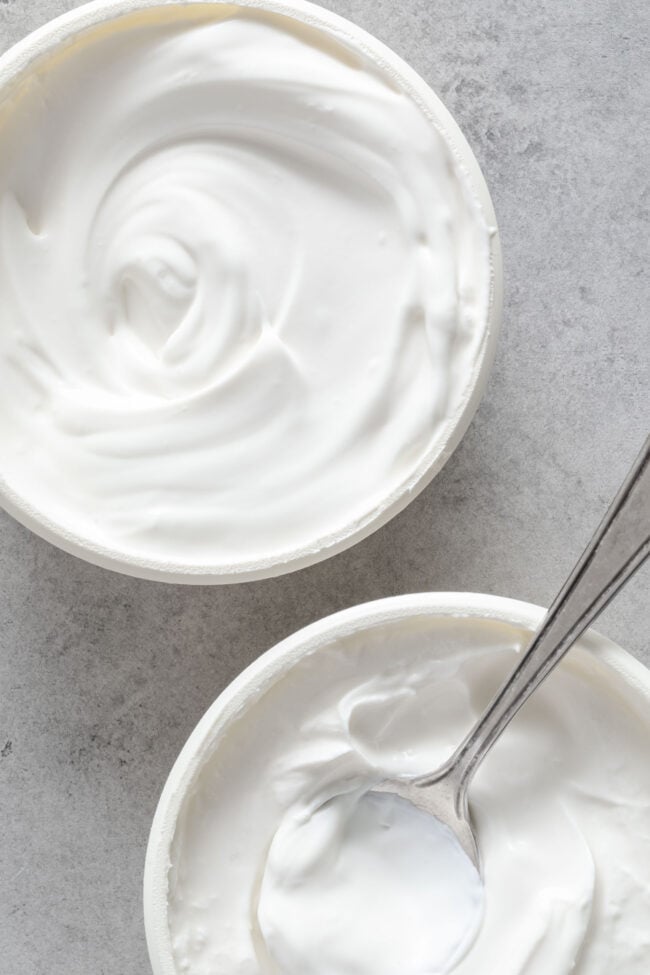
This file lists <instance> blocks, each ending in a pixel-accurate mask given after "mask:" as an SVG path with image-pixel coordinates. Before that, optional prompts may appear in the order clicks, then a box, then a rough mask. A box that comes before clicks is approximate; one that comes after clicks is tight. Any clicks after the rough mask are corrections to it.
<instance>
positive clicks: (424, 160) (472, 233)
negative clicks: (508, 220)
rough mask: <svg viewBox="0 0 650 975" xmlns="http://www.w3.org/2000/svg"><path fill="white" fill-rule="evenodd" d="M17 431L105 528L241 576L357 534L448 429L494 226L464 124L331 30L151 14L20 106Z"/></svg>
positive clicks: (76, 519) (68, 63)
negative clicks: (478, 195) (465, 160)
mask: <svg viewBox="0 0 650 975" xmlns="http://www.w3.org/2000/svg"><path fill="white" fill-rule="evenodd" d="M0 147H1V152H0V249H1V251H2V261H1V262H0V451H1V470H2V475H3V477H4V479H5V484H6V486H7V489H8V490H9V491H10V492H13V494H14V495H15V496H17V497H19V498H21V499H22V500H23V503H24V504H25V505H26V506H28V507H29V508H31V509H32V511H33V512H35V517H36V518H37V520H38V519H41V520H42V519H47V520H49V522H50V523H52V524H53V525H54V526H57V527H58V528H59V529H61V530H64V531H65V532H66V533H67V534H68V535H69V536H71V537H73V538H75V539H76V540H77V541H79V543H80V544H82V545H85V546H86V547H88V548H89V549H91V550H93V549H97V550H105V551H107V552H109V553H111V552H113V553H116V554H117V555H118V556H119V557H124V558H126V559H134V560H141V561H144V562H148V563H150V564H152V565H161V566H169V565H172V566H178V567H180V568H181V569H183V568H186V569H187V570H188V571H192V569H194V568H196V567H197V566H198V567H206V566H207V567H211V566H214V567H216V568H217V569H224V568H225V567H227V568H228V569H230V570H232V571H233V572H238V571H246V570H247V569H249V568H251V567H255V566H260V565H265V564H266V565H268V564H272V563H274V562H276V563H277V562H282V561H283V560H284V559H288V558H290V557H291V556H292V555H293V554H294V553H296V552H306V551H310V550H318V549H319V548H321V547H323V546H326V545H329V544H337V543H338V542H339V541H340V540H341V539H344V538H345V537H346V536H347V535H349V534H350V533H351V532H353V531H355V530H356V529H357V527H358V526H359V525H363V524H365V523H367V522H369V521H370V520H372V519H373V518H374V517H375V516H376V515H377V512H378V511H381V510H383V509H384V508H386V507H387V506H388V505H389V504H390V503H391V502H393V501H394V500H395V498H396V497H398V496H400V494H404V493H405V492H408V491H409V489H410V488H411V487H412V486H413V485H414V484H415V483H417V481H418V478H420V477H421V476H422V475H423V473H424V472H425V471H426V469H427V465H428V464H429V462H430V460H431V458H432V457H436V456H437V455H438V453H439V452H440V451H441V450H442V449H443V448H444V447H445V445H446V443H447V439H448V437H449V435H450V431H451V429H452V428H453V425H454V423H455V422H456V419H457V417H458V415H459V413H460V412H462V410H463V408H464V406H465V405H466V403H467V399H468V396H469V392H470V391H471V388H472V385H473V383H474V382H475V380H476V370H477V365H478V364H479V363H480V360H481V357H482V354H483V352H484V349H485V343H486V331H487V324H486V322H487V312H488V305H489V293H490V253H489V249H490V231H489V228H488V226H487V225H486V222H485V219H484V216H483V213H482V210H481V207H480V205H479V203H478V202H477V201H476V199H475V198H474V196H473V195H472V191H471V190H470V185H469V181H468V179H467V178H466V176H465V175H464V172H463V171H462V169H461V167H460V165H459V164H458V163H457V161H456V159H455V157H454V155H453V154H452V151H451V150H450V148H449V146H448V143H447V141H446V140H445V138H444V137H443V136H442V135H441V134H440V133H439V131H438V130H437V128H436V127H435V126H434V124H433V122H432V121H431V120H430V119H429V118H427V117H426V116H425V114H424V110H423V109H421V108H420V107H418V105H416V102H415V100H414V98H413V97H411V95H409V94H406V93H404V92H403V91H401V90H399V88H398V87H397V86H396V83H395V81H394V79H392V78H391V77H389V75H388V74H387V73H386V72H385V71H384V70H383V69H380V67H379V66H378V65H375V64H374V63H372V62H371V61H370V60H367V59H365V58H361V56H360V55H358V54H356V53H354V51H353V50H352V49H350V48H348V47H346V46H344V45H343V44H339V43H338V42H336V41H335V40H334V39H333V38H332V37H328V36H327V35H325V34H324V33H321V32H318V31H316V30H313V29H311V28H309V27H307V26H305V25H302V26H301V25H299V24H297V23H295V22H292V21H291V20H289V19H287V18H282V17H278V16H273V15H270V14H264V13H263V12H259V11H253V10H248V11H246V10H244V9H243V8H237V7H233V6H224V7H221V6H220V5H214V6H210V7H206V6H198V7H193V6H191V5H190V6H189V7H183V8H181V7H179V8H176V9H170V8H167V9H166V11H163V10H162V9H161V10H159V11H154V12H151V11H149V12H148V13H141V14H139V15H138V16H137V17H135V18H132V19H129V18H128V17H125V18H124V19H123V21H118V22H117V24H116V25H115V26H108V27H103V28H101V29H96V30H95V31H94V32H93V31H91V32H90V33H88V34H87V35H85V36H83V37H82V38H80V39H78V40H76V41H75V42H74V43H70V44H68V45H67V46H66V48H65V49H64V50H63V51H62V52H61V53H60V54H58V55H57V56H56V58H53V59H51V60H50V61H45V62H43V63H42V64H41V65H40V66H39V67H37V68H35V69H33V70H31V71H30V73H29V75H28V76H27V78H26V80H24V81H23V82H22V83H20V84H19V85H17V86H15V87H14V88H13V89H12V90H11V91H10V92H9V94H8V96H7V97H6V98H5V99H4V101H3V103H2V105H1V106H0Z"/></svg>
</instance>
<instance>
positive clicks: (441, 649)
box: [168, 616, 650, 975]
mask: <svg viewBox="0 0 650 975" xmlns="http://www.w3.org/2000/svg"><path fill="white" fill-rule="evenodd" d="M527 639H528V634H526V633H523V632H522V631H521V630H519V629H517V628H516V627H514V626H509V625H506V624H502V623H497V622H494V621H481V620H475V619H474V620H472V619H445V618H441V617H437V618H436V617H430V616H423V617H421V618H420V617H417V618H414V619H411V620H408V621H400V622H395V623H386V624H382V625H376V626H374V627H372V628H370V629H368V630H366V631H364V632H356V633H351V634H349V635H348V636H346V637H344V638H341V639H339V640H337V641H336V642H335V643H333V644H330V645H324V646H322V647H320V648H319V649H318V651H315V652H313V653H311V654H309V655H308V656H306V657H303V658H301V659H299V660H298V661H297V662H296V663H294V664H293V665H292V666H291V667H290V669H289V670H288V671H287V672H286V673H285V674H284V675H283V676H282V677H280V678H279V679H277V681H276V682H275V683H273V684H272V685H271V686H270V687H267V688H266V689H265V690H263V691H262V690H260V691H259V693H258V694H257V696H255V694H253V696H252V698H251V701H250V703H249V704H248V706H247V707H246V708H245V709H244V710H241V711H238V712H237V713H236V714H234V715H233V716H232V717H231V719H230V721H229V724H228V726H227V728H226V730H225V731H224V732H223V733H222V734H221V735H220V737H219V738H218V739H217V740H216V741H215V743H214V746H213V749H212V751H211V753H210V754H209V755H208V756H207V757H206V758H205V760H204V762H203V763H202V765H201V766H200V768H199V769H198V771H197V772H196V775H195V778H194V781H193V785H192V787H191V788H190V790H189V792H188V794H187V795H186V797H185V799H184V802H183V805H182V807H181V810H180V813H179V817H178V820H177V825H176V831H175V835H174V838H173V842H172V846H171V858H170V861H171V862H170V870H169V877H168V923H169V932H170V938H171V944H172V950H173V958H174V963H175V965H176V969H177V971H178V973H179V975H181V973H183V975H333V973H335V975H352V973H354V975H405V973H406V975H434V973H437V975H442V973H445V972H449V971H452V970H453V971H454V973H457V975H485V973H486V972H499V975H569V973H571V975H611V973H612V972H616V973H617V975H646V972H647V966H648V958H650V930H649V928H648V917H649V916H650V858H649V857H648V855H647V853H648V849H649V848H650V825H649V824H650V765H649V764H648V754H649V752H650V720H649V718H648V711H647V699H646V698H644V697H643V696H642V695H641V693H640V692H639V691H637V690H635V689H634V688H633V687H632V686H631V685H628V684H626V683H625V682H624V680H623V678H622V677H620V675H618V674H617V673H616V672H614V671H613V670H611V669H610V668H608V667H606V666H605V665H604V664H603V663H602V662H601V661H599V660H598V659H596V658H594V657H592V656H591V655H590V654H589V653H588V652H586V651H584V650H583V649H580V648H574V649H573V650H572V651H571V654H570V655H569V656H568V657H567V659H566V660H565V661H564V662H563V663H562V665H561V666H560V668H559V669H558V670H557V671H556V672H555V673H554V674H553V675H552V676H551V677H550V678H549V680H548V681H547V682H546V684H544V686H543V687H542V688H540V689H539V690H538V691H537V692H536V694H535V696H534V697H533V698H532V699H531V700H530V701H529V702H528V703H527V704H526V706H525V708H524V709H522V711H521V712H520V713H519V715H518V716H517V717H516V719H515V720H514V721H513V723H512V725H511V726H510V727H509V728H508V729H507V731H506V732H505V734H504V735H503V737H502V739H501V740H500V741H499V742H498V744H497V745H496V746H495V748H494V749H493V751H492V752H491V753H490V754H489V755H488V757H487V758H486V760H485V762H484V764H483V765H482V766H481V768H480V769H479V771H478V773H477V776H476V779H475V780H474V782H473V784H472V788H471V803H472V811H473V815H474V818H475V822H476V826H477V831H478V837H479V845H480V849H481V854H482V862H483V884H484V886H483V887H482V886H481V883H480V882H479V881H478V878H477V877H476V875H475V874H473V873H472V871H471V870H468V866H469V867H471V864H469V861H468V860H467V859H466V858H465V857H464V854H462V852H461V851H460V850H459V849H458V848H456V847H455V846H454V843H453V841H451V839H450V837H449V836H448V835H445V834H444V832H441V827H440V826H439V825H438V824H437V823H436V821H435V820H432V819H430V818H429V817H427V816H426V814H424V813H421V812H420V811H419V810H416V809H414V807H412V806H410V805H409V804H407V803H404V801H403V800H400V799H397V798H393V797H390V796H381V795H378V794H376V793H373V792H369V791H368V790H369V789H371V787H372V785H373V784H375V783H377V782H378V781H380V780H381V779H383V778H395V777H409V776H412V775H419V774H424V773H425V772H428V771H431V770H432V769H435V768H436V767H437V766H438V765H439V764H440V763H441V762H442V761H444V760H445V759H446V758H447V757H448V756H449V754H450V753H451V751H452V750H453V748H454V747H455V746H456V745H457V744H458V742H459V741H460V740H461V739H462V737H463V735H464V734H465V732H466V731H467V730H468V729H469V727H470V726H471V724H472V723H473V722H474V720H475V719H476V717H477V716H478V714H479V713H480V712H481V711H482V710H483V708H484V707H485V706H486V704H487V703H488V701H489V699H490V698H491V696H492V694H493V693H494V691H495V690H496V687H497V686H498V685H499V684H500V682H501V681H502V680H503V678H504V677H505V675H506V674H507V673H508V672H509V671H510V670H511V669H512V667H513V665H514V663H515V661H516V658H517V654H518V653H520V652H521V648H522V646H524V645H525V644H526V642H527Z"/></svg>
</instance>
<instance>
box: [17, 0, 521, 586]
mask: <svg viewBox="0 0 650 975" xmlns="http://www.w3.org/2000/svg"><path fill="white" fill-rule="evenodd" d="M210 2H212V3H215V4H220V3H223V2H225V0H210ZM173 5H177V6H179V7H183V8H185V9H189V7H191V6H192V3H187V2H185V0H97V2H94V3H89V4H87V5H85V6H82V7H79V8H77V9H75V10H72V11H70V12H69V13H67V14H64V15H63V16H61V17H59V18H57V19H56V20H54V21H52V22H51V23H49V24H47V25H46V26H44V27H42V28H40V29H39V30H37V31H35V32H34V33H33V34H31V35H29V36H28V37H27V38H25V39H24V40H22V41H21V42H19V43H18V44H16V45H15V46H14V47H13V48H12V49H11V50H10V51H8V52H7V53H6V54H4V55H3V56H2V57H1V58H0V100H1V99H2V97H3V95H4V94H5V93H6V92H8V91H9V89H10V88H11V87H12V86H13V85H14V84H15V83H16V81H17V80H19V79H21V78H22V77H24V76H25V75H27V74H28V73H29V72H30V71H31V70H32V69H33V68H34V67H35V66H36V65H38V64H39V63H40V62H41V60H42V59H43V58H46V57H51V56H52V55H53V54H54V53H56V52H60V51H61V50H62V49H63V48H64V47H65V46H67V45H69V43H70V41H71V39H75V38H78V37H79V36H80V35H82V34H83V33H84V32H86V31H88V30H90V29H91V28H96V27H97V26H98V25H104V24H105V25H108V26H109V27H111V26H112V25H114V24H115V23H116V22H117V21H118V20H119V19H120V18H122V17H124V16H125V15H129V14H133V13H135V12H138V11H145V10H152V9H154V8H167V10H169V8H170V6H173ZM239 5H240V6H248V7H253V8H260V9H263V10H265V11H272V12H275V13H280V14H283V15H286V16H290V17H292V18H295V19H296V20H298V21H301V22H304V23H306V24H309V25H310V26H312V27H315V28H316V29H318V30H320V31H323V32H325V33H326V34H328V35H331V36H333V37H334V38H336V39H338V40H341V41H344V42H345V44H347V45H348V46H350V45H353V46H354V47H355V48H356V49H357V50H359V51H360V52H361V53H362V54H363V55H364V56H366V57H370V58H371V59H372V60H373V61H374V62H375V63H377V64H378V65H379V66H380V68H381V69H382V70H385V71H387V72H390V74H391V75H392V76H393V77H394V78H395V79H397V81H398V83H399V84H400V86H402V87H403V88H404V90H406V91H407V92H409V94H410V96H411V97H412V98H413V99H414V100H415V101H416V102H417V103H418V104H419V105H420V107H421V108H422V109H423V110H424V112H425V113H426V114H427V115H428V116H429V118H430V119H431V120H432V123H433V124H434V125H435V126H436V127H437V128H438V129H439V130H440V131H441V132H442V133H443V135H444V136H445V138H446V141H447V143H448V145H449V146H450V147H451V149H452V151H453V153H454V155H455V156H456V158H457V160H458V161H459V163H460V165H461V168H462V169H463V170H464V171H465V174H466V176H467V179H468V183H469V186H470V189H471V190H472V192H473V194H474V196H475V198H476V199H477V200H478V201H479V203H480V204H481V206H482V209H483V212H484V216H485V219H486V221H487V223H488V225H489V226H490V227H492V228H494V229H495V232H494V233H493V235H492V238H491V255H490V257H491V295H490V302H489V312H488V315H487V321H486V322H485V330H484V335H483V338H482V345H481V348H480V351H479V353H478V355H477V357H476V361H475V363H474V368H473V370H472V374H471V375H469V376H468V377H467V384H466V387H465V393H464V396H463V399H462V402H461V405H460V408H459V409H456V410H455V412H454V413H453V415H448V416H447V417H446V418H445V420H444V423H443V424H442V425H441V436H440V437H439V438H437V440H436V444H435V445H434V446H432V447H431V448H430V450H429V452H428V453H427V454H426V455H425V456H424V457H423V459H422V460H421V461H420V462H419V464H418V466H417V468H416V469H415V470H414V471H413V472H412V473H411V475H409V479H408V480H407V481H406V482H405V483H402V484H401V486H400V487H399V489H397V490H395V491H393V492H392V493H390V494H387V496H385V497H384V498H383V500H382V502H381V503H380V504H378V505H375V506H374V507H373V510H372V511H371V512H369V513H368V514H367V516H364V517H363V518H361V519H357V520H356V521H354V523H351V524H348V525H347V526H346V527H345V528H344V529H343V530H341V531H337V532H336V533H335V534H333V535H331V536H328V537H325V538H319V539H316V538H315V539H313V542H312V543H311V544H309V545H305V546H303V547H302V548H300V549H298V550H294V549H291V548H290V547H289V549H288V551H287V552H286V553H282V555H281V556H278V557H277V558H275V557H273V558H265V559H259V560H257V561H253V562H243V563H241V564H237V565H234V566H233V565H232V564H221V563H219V562H218V561H215V563H213V564H198V565H186V564H182V565H181V564H179V563H178V562H175V561H174V560H173V558H172V559H170V560H169V561H154V560H151V559H147V558H143V557H139V556H137V555H133V554H132V553H127V552H123V551H120V550H119V548H114V549H113V548H108V547H106V546H105V545H104V544H101V543H99V542H97V541H96V540H93V539H90V538H87V537H85V536H82V535H80V534H78V533H76V532H75V530H74V529H73V528H72V527H71V526H70V525H66V524H64V523H59V522H55V521H53V520H52V519H51V518H50V517H48V515H46V514H45V513H44V512H43V511H41V510H36V508H35V507H34V506H33V505H32V504H30V503H29V502H28V501H27V500H26V499H25V498H24V497H22V496H21V495H20V494H19V493H18V492H17V491H16V490H14V489H12V487H11V486H10V485H9V483H7V480H6V478H3V472H2V471H1V470H0V504H1V505H2V506H3V507H4V508H5V509H6V510H7V511H8V512H9V513H10V514H11V515H13V517H14V518H16V519H17V520H18V521H20V522H22V524H24V525H25V526H27V527H28V528H30V529H31V530H32V531H34V532H36V534H38V535H40V536H41V537H43V538H45V539H47V540H48V541H50V542H52V543H54V544H55V545H58V546H59V547H60V548H62V549H64V550H65V551H67V552H71V553H72V554H74V555H78V556H80V557H81V558H84V559H86V560H88V561H89V562H93V563H95V564H96V565H101V566H105V567H107V568H111V569H115V570H117V571H120V572H124V573H126V574H129V575H134V576H139V577H142V578H147V579H161V580H164V581H168V582H180V583H196V584H199V583H229V582H240V581H244V580H252V579H262V578H268V577H270V576H274V575H279V574H282V573H284V572H289V571H293V570H295V569H299V568H302V567H304V566H307V565H311V564H313V563H315V562H318V561H320V560H322V559H324V558H327V557H329V556H331V555H334V554H336V553H337V552H340V551H342V550H344V549H346V548H348V547H350V546H351V545H353V544H354V543H356V542H358V541H360V540H361V539H362V538H364V537H366V536H367V535H369V534H370V533H371V532H373V531H375V530H376V529H377V528H379V527H380V526H381V525H383V524H385V523H386V522H387V521H388V520H389V519H390V518H392V517H393V516H394V515H395V514H397V513H398V512H399V511H401V510H402V509H403V508H405V507H406V505H407V504H408V503H409V501H410V500H411V499H412V498H414V497H415V496H416V495H417V494H418V493H419V492H420V491H421V490H422V489H423V488H424V487H425V486H426V485H427V484H428V483H429V482H430V481H431V479H432V478H433V477H434V475H435V474H436V473H437V472H438V471H439V470H440V469H441V468H442V466H443V464H444V463H445V462H446V461H447V459H448V458H449V456H450V455H451V453H452V452H453V450H454V449H455V448H456V446H457V445H458V443H459V441H460V439H461V437H462V436H463V434H464V432H465V430H466V429H467V427H468V425H469V423H470V420H471V419H472V416H473V414H474V412H475V410H476V408H477V406H478V403H479V400H480V398H481V395H482V393H483V390H484V387H485V385H486V382H487V377H488V373H489V370H490V367H491V364H492V361H493V358H494V353H495V345H496V339H497V333H498V329H499V324H500V315H501V294H502V281H501V275H502V267H501V255H500V245H499V237H498V233H497V232H496V220H495V215H494V210H493V207H492V203H491V200H490V196H489V193H488V190H487V187H486V185H485V181H484V179H483V176H482V174H481V171H480V169H479V166H478V164H477V162H476V160H475V158H474V156H473V154H472V151H471V149H470V148H469V146H468V144H467V142H466V140H465V138H464V136H463V135H462V133H461V131H460V129H459V128H458V126H457V125H456V123H455V122H454V120H453V118H452V117H451V115H450V113H449V112H448V111H447V109H446V108H445V107H444V106H443V104H442V103H441V101H440V100H439V99H438V98H437V96H436V95H435V94H434V93H433V92H432V91H431V89H430V88H429V87H428V85H426V84H425V82H424V81H423V80H422V79H421V78H420V77H419V76H418V75H417V74H416V73H415V72H414V71H413V70H412V69H411V68H410V67H409V66H408V65H407V64H405V63H404V62H403V61H402V60H401V59H400V58H399V57H397V55H395V54H394V53H393V52H392V51H390V50H389V49H388V48H387V47H386V46H385V45H383V44H381V43H380V42H379V41H377V40H375V38H373V37H371V36H370V35H369V34H367V33H366V32H365V31H363V30H361V29H360V28H358V27H356V26H355V25H354V24H351V23H350V22H349V21H347V20H344V19H343V18H341V17H338V16H337V15H335V14H333V13H330V12H329V11H327V10H324V9H322V8H321V7H318V6H315V5H313V4H310V3H305V2H302V0H239ZM201 6H203V7H204V6H205V5H204V4H202V5H201Z"/></svg>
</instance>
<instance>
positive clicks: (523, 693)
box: [376, 437, 650, 872]
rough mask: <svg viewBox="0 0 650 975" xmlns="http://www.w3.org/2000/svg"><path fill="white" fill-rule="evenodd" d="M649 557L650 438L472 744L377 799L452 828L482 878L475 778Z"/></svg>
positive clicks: (390, 784)
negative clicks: (470, 792)
mask: <svg viewBox="0 0 650 975" xmlns="http://www.w3.org/2000/svg"><path fill="white" fill-rule="evenodd" d="M648 555H650V437H648V439H647V440H646V442H645V444H644V446H643V449H642V451H641V453H640V454H639V456H638V458H637V460H636V461H635V463H634V465H633V467H632V469H631V471H630V473H629V474H628V476H627V477H626V479H625V481H624V483H623V485H622V486H621V488H620V490H619V492H618V494H617V495H616V497H615V498H614V501H613V502H612V504H611V505H610V507H609V510H608V511H607V514H606V515H605V517H604V519H603V521H602V523H601V525H600V527H599V528H598V530H597V531H596V534H595V535H594V537H593V538H592V540H591V542H590V543H589V545H588V546H587V548H586V550H585V552H584V554H583V556H582V558H581V559H580V561H579V562H578V564H577V565H576V567H575V568H574V570H573V572H572V573H571V575H570V576H569V578H568V579H567V581H566V582H565V584H564V586H563V587H562V589H561V590H560V592H559V594H558V596H557V597H556V598H555V601H554V602H553V605H552V606H551V608H550V609H549V611H548V613H547V614H546V616H545V618H544V620H543V622H542V625H541V626H540V628H539V629H538V631H537V633H536V634H535V636H534V637H533V638H532V640H531V643H530V646H529V647H528V650H527V651H526V652H525V654H524V655H523V657H522V659H521V660H520V661H519V663H518V664H517V666H516V667H515V669H514V671H513V672H512V674H511V675H510V677H509V678H508V679H507V681H506V682H505V684H503V686H502V687H501V689H500V690H499V691H498V692H497V694H496V695H495V697H494V698H493V700H492V701H491V703H490V704H489V705H488V707H487V709H486V710H485V712H484V713H483V714H482V715H481V717H480V718H479V719H478V721H477V722H476V724H475V725H474V727H473V728H472V730H471V731H470V732H469V734H468V735H467V737H466V738H465V740H464V741H463V742H462V743H461V744H460V745H459V747H458V748H457V749H456V751H455V752H454V754H453V755H452V756H451V758H450V759H449V760H448V761H447V762H445V764H444V765H443V766H442V767H441V768H439V769H438V770H437V771H435V772H433V773H431V774H429V775H423V776H420V777H418V778H417V779H414V780H412V781H411V782H397V781H385V782H382V783H381V784H380V785H378V786H377V787H376V791H379V792H394V793H396V794H397V795H400V796H403V797H404V798H405V799H408V800H409V801H410V802H412V803H413V804H414V805H415V806H418V807H419V808H420V809H423V810H424V811H425V812H428V813H430V814H431V815H433V816H435V817H436V818H437V819H439V820H440V821H441V822H442V823H444V824H445V825H446V826H448V827H449V828H450V829H451V830H452V832H453V833H455V835H456V837H457V839H458V841H459V842H460V845H461V846H462V848H463V849H464V851H465V853H466V854H467V855H468V857H469V858H470V860H471V861H472V862H473V864H474V865H475V867H476V868H477V870H478V871H479V872H480V857H479V848H478V843H477V840H476V834H475V833H474V829H473V827H472V820H471V816H470V810H469V806H468V801H467V789H468V786H469V784H470V782H471V780H472V777H473V775H474V773H475V772H476V770H477V768H478V766H479V765H480V764H481V762H482V761H483V759H484V758H485V756H486V754H487V753H488V751H489V750H490V748H491V747H492V745H494V743H495V742H496V740H497V738H499V736H500V735H501V733H502V732H503V731H504V729H505V728H507V726H508V725H509V724H510V722H511V721H512V719H513V718H514V716H515V714H516V713H517V711H518V710H519V708H520V707H521V706H522V704H523V703H524V702H525V701H527V700H528V698H529V697H530V695H531V694H532V693H533V691H534V690H536V688H538V687H539V685H540V684H541V683H542V681H543V680H545V679H546V677H548V675H549V674H550V673H551V671H552V670H553V669H554V668H555V667H556V666H557V664H558V663H559V662H560V660H562V658H563V657H564V655H565V654H566V653H567V651H568V650H569V649H570V648H571V647H572V645H573V644H574V643H575V641H576V640H577V639H578V637H579V636H580V634H581V633H582V632H583V631H584V630H585V629H586V628H587V627H588V626H589V624H590V623H592V622H593V620H595V619H596V617H597V616H598V615H599V614H600V613H601V612H602V610H603V609H604V608H605V607H606V606H607V604H608V603H609V602H610V600H611V599H612V598H613V597H614V596H615V595H616V593H617V592H618V590H619V589H620V588H621V587H622V586H624V585H625V583H626V582H627V580H628V579H629V578H630V577H631V576H632V575H633V573H634V572H636V570H637V569H638V568H639V567H640V565H641V564H642V563H643V562H644V560H645V559H646V558H647V557H648Z"/></svg>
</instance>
